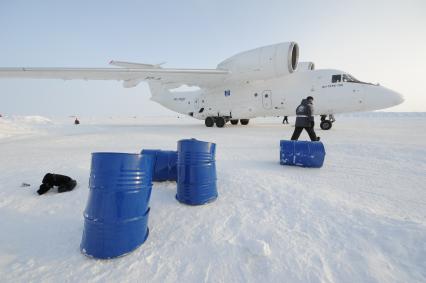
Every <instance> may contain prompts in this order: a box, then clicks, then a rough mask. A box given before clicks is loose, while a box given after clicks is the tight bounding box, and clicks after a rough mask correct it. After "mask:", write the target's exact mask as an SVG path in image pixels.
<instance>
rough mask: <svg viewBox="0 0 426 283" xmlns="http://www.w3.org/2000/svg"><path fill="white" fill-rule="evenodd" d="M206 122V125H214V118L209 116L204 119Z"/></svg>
mask: <svg viewBox="0 0 426 283" xmlns="http://www.w3.org/2000/svg"><path fill="white" fill-rule="evenodd" d="M204 124H205V125H206V127H209V128H210V127H213V125H214V119H213V118H212V117H207V118H206V120H204Z"/></svg>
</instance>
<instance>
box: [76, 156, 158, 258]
mask: <svg viewBox="0 0 426 283" xmlns="http://www.w3.org/2000/svg"><path fill="white" fill-rule="evenodd" d="M153 167H154V157H153V156H152V155H143V154H142V155H141V154H128V153H106V152H98V153H93V154H92V165H91V173H90V181H89V188H90V190H89V199H88V202H87V206H86V210H85V212H84V231H83V237H82V240H81V245H80V249H81V251H82V253H84V254H85V255H87V256H90V257H94V258H100V259H107V258H113V257H118V256H122V255H125V254H127V253H129V252H131V251H133V250H134V249H136V248H137V247H138V246H140V245H141V244H143V243H144V242H145V240H146V239H147V237H148V233H149V230H148V225H147V224H148V216H149V199H150V197H151V189H152V180H151V178H152V171H153Z"/></svg>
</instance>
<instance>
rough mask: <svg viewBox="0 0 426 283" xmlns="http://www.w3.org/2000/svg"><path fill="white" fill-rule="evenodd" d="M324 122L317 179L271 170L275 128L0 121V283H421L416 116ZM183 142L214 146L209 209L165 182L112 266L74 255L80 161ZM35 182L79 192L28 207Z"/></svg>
mask: <svg viewBox="0 0 426 283" xmlns="http://www.w3.org/2000/svg"><path fill="white" fill-rule="evenodd" d="M337 118H338V121H337V122H336V124H335V125H334V127H333V128H332V130H330V131H321V130H319V129H316V131H317V134H318V135H319V136H321V141H323V142H324V145H325V148H326V152H327V155H326V158H325V162H324V166H323V168H321V169H308V168H299V167H288V166H287V167H285V166H280V165H279V141H280V139H288V138H289V137H290V136H291V133H292V131H293V127H292V126H291V125H282V124H280V122H281V119H280V118H270V119H257V120H253V121H250V125H248V126H241V125H238V126H231V125H229V124H228V125H227V126H226V127H225V128H223V129H218V128H206V127H204V125H203V122H201V121H197V120H193V119H189V118H180V119H176V118H115V117H113V118H105V119H96V118H84V117H83V118H81V119H80V120H81V122H82V124H81V125H78V126H75V125H73V124H72V121H73V120H72V119H71V118H69V119H68V120H65V119H61V120H57V119H51V120H48V119H45V118H42V117H3V118H0V156H1V162H0V180H1V182H0V227H1V228H0V229H1V230H0V231H1V232H0V278H1V280H0V281H2V282H425V281H426V115H425V114H423V113H420V114H380V113H376V114H368V113H367V114H362V115H356V116H343V117H337ZM293 121H294V118H292V117H290V122H293ZM317 124H318V123H317ZM191 137H193V138H197V139H200V140H205V141H211V142H215V143H216V144H217V153H216V160H217V175H218V192H219V198H218V199H217V200H216V201H215V202H213V203H210V204H208V205H204V206H196V207H192V206H186V205H182V204H180V203H178V202H177V201H176V200H175V194H176V183H172V182H166V183H154V186H153V191H152V197H151V203H150V206H151V212H150V219H149V228H150V235H149V238H148V240H147V242H145V244H144V245H142V246H141V247H140V248H139V249H137V250H136V251H134V252H133V253H131V254H129V255H127V256H124V257H121V258H118V259H113V260H94V259H90V258H87V257H85V256H84V255H82V254H81V253H80V250H79V245H80V241H81V235H82V230H83V210H84V208H85V205H86V201H87V196H88V179H89V173H90V158H91V156H90V154H91V152H97V151H112V152H135V153H136V152H139V151H140V150H141V149H142V148H146V149H149V148H153V149H165V150H167V149H168V150H173V149H174V150H175V149H176V142H177V141H178V140H179V139H183V138H191ZM301 139H307V134H306V133H303V134H302V136H301ZM47 172H52V173H59V174H65V175H68V176H71V177H72V178H74V179H76V180H77V182H78V183H79V185H78V187H77V188H76V189H74V190H73V191H71V192H67V193H62V194H58V193H57V192H56V191H55V190H52V191H50V192H49V193H47V194H45V195H42V196H38V195H37V194H36V190H37V189H38V186H39V185H40V183H41V180H42V178H43V175H44V174H45V173H47ZM23 182H25V183H29V184H31V186H30V187H21V184H22V183H23Z"/></svg>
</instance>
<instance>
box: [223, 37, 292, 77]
mask: <svg viewBox="0 0 426 283" xmlns="http://www.w3.org/2000/svg"><path fill="white" fill-rule="evenodd" d="M298 61H299V46H298V45H297V43H296V42H284V43H278V44H274V45H269V46H264V47H260V48H256V49H252V50H249V51H245V52H242V53H238V54H236V55H234V56H232V57H230V58H228V59H226V60H225V61H223V62H221V63H220V64H219V65H217V68H218V69H224V70H229V71H230V72H231V74H230V80H262V79H267V78H274V77H280V76H284V75H288V74H291V73H293V72H294V71H295V70H296V69H297V64H298Z"/></svg>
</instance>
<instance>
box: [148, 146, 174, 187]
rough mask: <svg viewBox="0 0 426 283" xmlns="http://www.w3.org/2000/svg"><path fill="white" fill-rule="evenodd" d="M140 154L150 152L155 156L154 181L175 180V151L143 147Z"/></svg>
mask: <svg viewBox="0 0 426 283" xmlns="http://www.w3.org/2000/svg"><path fill="white" fill-rule="evenodd" d="M141 153H142V154H151V155H153V156H154V157H155V165H154V175H153V176H152V180H153V181H154V182H164V181H176V180H177V151H172V150H159V149H144V150H142V152H141Z"/></svg>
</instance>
